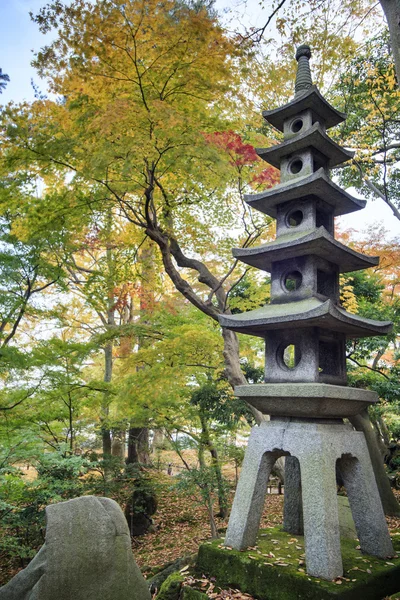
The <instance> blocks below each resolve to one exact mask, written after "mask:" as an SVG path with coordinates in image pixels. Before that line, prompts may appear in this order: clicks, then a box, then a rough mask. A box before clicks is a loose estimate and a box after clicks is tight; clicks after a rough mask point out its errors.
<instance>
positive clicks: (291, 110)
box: [262, 85, 346, 131]
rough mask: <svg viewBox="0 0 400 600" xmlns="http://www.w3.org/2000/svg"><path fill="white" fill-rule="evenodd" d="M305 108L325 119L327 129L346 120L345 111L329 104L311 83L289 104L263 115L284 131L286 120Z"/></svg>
mask: <svg viewBox="0 0 400 600" xmlns="http://www.w3.org/2000/svg"><path fill="white" fill-rule="evenodd" d="M305 110H312V112H313V113H314V115H315V116H316V117H319V119H320V120H322V121H324V123H325V126H326V128H327V129H329V128H330V127H334V126H335V125H338V124H339V123H342V122H343V121H345V120H346V115H345V113H342V112H340V111H338V110H337V109H336V108H335V107H334V106H332V104H329V102H328V101H327V100H325V98H324V97H323V96H322V94H321V92H320V91H319V90H318V88H317V87H316V86H315V85H311V86H310V87H309V88H308V90H304V91H303V93H302V95H301V96H298V97H296V98H294V99H293V100H291V101H290V102H288V103H287V104H283V105H282V106H279V107H278V108H274V109H272V110H264V111H263V113H262V115H263V117H264V119H265V120H266V121H268V123H270V124H271V125H272V126H273V127H275V128H276V129H278V130H279V131H283V124H284V121H286V120H287V119H290V118H291V117H294V116H296V115H297V114H299V113H301V112H303V111H305ZM316 120H318V118H317V119H316Z"/></svg>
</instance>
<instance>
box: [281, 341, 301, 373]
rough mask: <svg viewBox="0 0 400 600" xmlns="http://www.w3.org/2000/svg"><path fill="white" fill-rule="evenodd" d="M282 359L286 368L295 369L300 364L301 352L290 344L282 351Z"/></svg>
mask: <svg viewBox="0 0 400 600" xmlns="http://www.w3.org/2000/svg"><path fill="white" fill-rule="evenodd" d="M281 352H282V355H281V359H282V362H283V364H284V365H285V367H287V368H288V369H295V368H296V367H297V365H298V364H299V362H300V358H301V355H300V350H299V349H298V348H297V346H295V345H294V344H288V345H287V346H285V347H284V348H282V350H281Z"/></svg>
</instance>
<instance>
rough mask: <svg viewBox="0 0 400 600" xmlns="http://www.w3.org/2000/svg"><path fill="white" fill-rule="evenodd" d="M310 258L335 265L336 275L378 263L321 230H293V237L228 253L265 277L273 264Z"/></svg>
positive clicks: (288, 235) (372, 257)
mask: <svg viewBox="0 0 400 600" xmlns="http://www.w3.org/2000/svg"><path fill="white" fill-rule="evenodd" d="M310 254H311V255H313V256H318V257H319V258H323V259H324V260H327V261H330V262H331V263H333V264H335V265H338V270H339V273H347V272H349V271H358V270H360V269H367V268H368V267H372V266H374V265H377V264H378V263H379V258H378V257H376V256H366V255H365V254H361V253H360V252H356V251H355V250H352V249H351V248H348V247H347V246H345V245H344V244H342V243H340V242H338V241H337V240H335V239H334V237H333V236H332V235H330V234H329V233H328V232H327V230H326V229H325V227H318V228H317V229H313V230H311V231H308V232H304V233H302V232H299V231H297V228H296V231H295V232H294V233H293V231H292V232H291V233H288V234H286V235H281V236H280V237H278V238H277V239H276V240H274V241H273V242H269V243H268V244H264V245H263V246H257V247H252V248H233V249H232V255H233V256H234V257H235V258H239V259H240V260H241V261H242V262H244V263H246V264H248V265H251V266H252V267H256V268H257V269H261V270H263V271H267V272H268V273H271V271H272V263H273V262H276V261H282V260H287V259H291V258H295V257H300V256H307V255H310Z"/></svg>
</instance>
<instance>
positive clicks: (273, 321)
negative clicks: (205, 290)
mask: <svg viewBox="0 0 400 600" xmlns="http://www.w3.org/2000/svg"><path fill="white" fill-rule="evenodd" d="M219 322H220V324H221V325H222V326H223V327H228V329H232V331H236V332H237V333H245V334H248V335H255V336H259V337H263V338H264V337H265V336H266V334H267V332H270V331H276V330H278V329H279V330H283V329H302V328H320V329H327V330H329V331H332V332H337V333H344V334H346V336H347V337H348V338H351V339H353V338H362V337H370V336H374V335H386V334H388V333H390V331H391V329H392V323H391V322H390V321H375V320H372V319H366V318H364V317H359V316H358V315H353V314H351V313H349V312H347V311H346V310H344V309H343V308H341V307H340V306H338V305H337V304H336V303H335V302H333V301H332V300H325V301H324V300H321V299H320V298H318V297H315V296H312V297H310V298H306V299H304V300H298V301H296V302H283V303H280V304H267V305H266V306H263V307H261V308H257V309H255V310H250V311H248V312H245V313H241V314H238V315H227V314H224V315H220V317H219Z"/></svg>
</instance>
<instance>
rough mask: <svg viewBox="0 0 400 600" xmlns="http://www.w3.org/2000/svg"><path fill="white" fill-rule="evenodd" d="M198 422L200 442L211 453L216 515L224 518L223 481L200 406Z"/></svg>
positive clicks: (225, 509) (216, 455)
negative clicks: (215, 486)
mask: <svg viewBox="0 0 400 600" xmlns="http://www.w3.org/2000/svg"><path fill="white" fill-rule="evenodd" d="M200 422H201V428H202V435H201V437H202V441H201V443H202V444H204V446H206V447H207V449H208V451H209V452H210V454H211V464H212V467H213V469H214V473H215V478H216V480H217V486H218V505H219V515H218V516H220V517H222V518H223V519H225V517H226V515H227V514H228V500H227V497H226V493H225V490H224V482H223V478H222V472H221V465H220V463H219V458H218V452H217V449H216V448H215V446H214V444H213V443H212V440H211V437H210V431H209V429H208V424H207V419H206V416H205V415H204V412H203V410H202V409H201V408H200Z"/></svg>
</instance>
